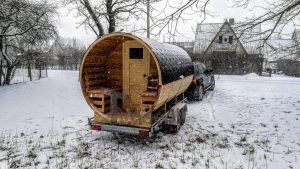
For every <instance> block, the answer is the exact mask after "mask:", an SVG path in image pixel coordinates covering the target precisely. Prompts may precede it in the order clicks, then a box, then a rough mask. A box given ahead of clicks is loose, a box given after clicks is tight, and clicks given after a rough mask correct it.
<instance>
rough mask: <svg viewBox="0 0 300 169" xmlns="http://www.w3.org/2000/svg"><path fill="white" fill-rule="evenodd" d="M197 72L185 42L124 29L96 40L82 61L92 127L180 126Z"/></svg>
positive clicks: (150, 129)
mask: <svg viewBox="0 0 300 169" xmlns="http://www.w3.org/2000/svg"><path fill="white" fill-rule="evenodd" d="M193 72H194V71H193V63H192V60H191V58H190V57H189V55H188V54H187V53H186V52H185V51H184V50H183V49H181V48H180V47H177V46H174V45H170V44H165V43H160V42H157V41H154V40H151V39H147V38H141V37H137V36H134V35H132V34H128V33H120V32H118V33H111V34H108V35H105V36H103V37H101V38H99V39H97V40H96V41H95V42H94V43H93V44H92V45H91V46H90V47H89V48H88V49H87V51H86V53H85V54H84V57H83V59H82V63H81V66H80V85H81V89H82V93H83V96H84V98H85V100H86V102H87V103H88V105H89V106H90V107H91V109H92V110H93V111H94V116H93V117H92V118H91V119H89V124H90V126H91V129H93V130H103V131H111V132H121V133H128V134H136V135H142V136H153V134H154V133H155V132H156V131H158V130H160V129H161V128H163V127H164V128H167V129H168V130H169V131H170V132H176V131H178V129H179V128H180V125H182V124H183V123H184V121H185V116H186V112H187V106H186V103H185V96H184V92H185V90H186V89H187V88H188V86H189V85H190V83H191V81H192V78H193Z"/></svg>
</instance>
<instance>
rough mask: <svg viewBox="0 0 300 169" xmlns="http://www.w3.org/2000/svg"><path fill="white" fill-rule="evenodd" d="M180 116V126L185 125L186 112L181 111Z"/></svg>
mask: <svg viewBox="0 0 300 169" xmlns="http://www.w3.org/2000/svg"><path fill="white" fill-rule="evenodd" d="M180 114H181V116H180V125H183V124H184V123H185V117H186V111H184V110H182V111H181V113H180Z"/></svg>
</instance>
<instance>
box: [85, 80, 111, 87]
mask: <svg viewBox="0 0 300 169" xmlns="http://www.w3.org/2000/svg"><path fill="white" fill-rule="evenodd" d="M105 82H106V80H103V79H98V80H91V81H86V82H85V84H86V85H87V86H91V85H97V84H104V83H105Z"/></svg>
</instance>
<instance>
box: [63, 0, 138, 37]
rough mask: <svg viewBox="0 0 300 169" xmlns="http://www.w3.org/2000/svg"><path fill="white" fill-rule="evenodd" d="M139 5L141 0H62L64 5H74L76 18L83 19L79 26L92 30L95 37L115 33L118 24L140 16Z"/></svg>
mask: <svg viewBox="0 0 300 169" xmlns="http://www.w3.org/2000/svg"><path fill="white" fill-rule="evenodd" d="M140 3H141V0H96V1H91V0H64V4H65V5H67V4H73V5H74V7H73V9H75V10H76V12H77V17H82V18H83V20H82V21H81V22H80V23H79V26H85V27H86V28H88V29H90V30H92V31H93V32H94V34H95V35H96V36H97V37H101V36H102V35H104V34H105V33H106V32H108V33H111V32H115V31H116V26H117V23H118V22H126V21H128V20H129V18H130V17H138V16H139V15H140V14H141V10H140V8H139V4H140ZM106 27H107V29H105V28H106Z"/></svg>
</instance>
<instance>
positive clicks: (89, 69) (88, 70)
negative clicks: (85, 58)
mask: <svg viewBox="0 0 300 169" xmlns="http://www.w3.org/2000/svg"><path fill="white" fill-rule="evenodd" d="M104 70H105V69H104V67H95V68H85V67H84V68H83V72H103V71H104Z"/></svg>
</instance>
